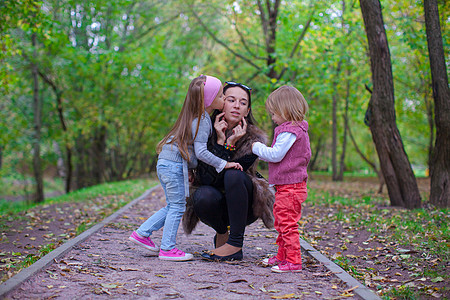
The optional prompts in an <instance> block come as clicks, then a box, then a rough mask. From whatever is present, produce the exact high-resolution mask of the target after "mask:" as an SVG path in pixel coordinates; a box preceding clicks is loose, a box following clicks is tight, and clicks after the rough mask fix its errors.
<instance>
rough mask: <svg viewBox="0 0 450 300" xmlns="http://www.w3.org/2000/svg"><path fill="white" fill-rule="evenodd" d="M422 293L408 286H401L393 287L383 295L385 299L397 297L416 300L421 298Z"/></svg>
mask: <svg viewBox="0 0 450 300" xmlns="http://www.w3.org/2000/svg"><path fill="white" fill-rule="evenodd" d="M420 298H421V296H420V294H419V293H418V292H417V291H415V290H414V289H412V288H410V287H409V286H407V287H399V288H395V287H394V288H392V289H391V290H389V292H388V293H387V294H385V295H383V299H386V300H389V299H397V300H416V299H420Z"/></svg>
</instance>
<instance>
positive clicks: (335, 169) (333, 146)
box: [331, 59, 342, 181]
mask: <svg viewBox="0 0 450 300" xmlns="http://www.w3.org/2000/svg"><path fill="white" fill-rule="evenodd" d="M341 65H342V59H340V60H339V62H338V65H337V67H336V78H335V79H334V81H333V102H332V113H331V120H332V139H331V169H332V179H333V181H342V178H341V179H340V180H339V178H338V166H337V98H338V89H337V85H338V80H339V76H340V73H341Z"/></svg>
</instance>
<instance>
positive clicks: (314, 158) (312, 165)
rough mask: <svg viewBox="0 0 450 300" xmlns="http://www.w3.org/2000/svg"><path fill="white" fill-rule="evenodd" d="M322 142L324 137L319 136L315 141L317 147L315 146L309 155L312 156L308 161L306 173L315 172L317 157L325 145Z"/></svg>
mask: <svg viewBox="0 0 450 300" xmlns="http://www.w3.org/2000/svg"><path fill="white" fill-rule="evenodd" d="M312 140H313V139H312ZM323 140H324V136H323V135H321V136H319V138H318V139H317V145H316V147H315V149H311V153H312V154H314V155H312V156H311V160H310V161H309V164H308V171H312V170H315V166H316V161H317V158H318V157H319V153H320V152H321V150H322V148H323V146H324V145H325V143H324V142H323Z"/></svg>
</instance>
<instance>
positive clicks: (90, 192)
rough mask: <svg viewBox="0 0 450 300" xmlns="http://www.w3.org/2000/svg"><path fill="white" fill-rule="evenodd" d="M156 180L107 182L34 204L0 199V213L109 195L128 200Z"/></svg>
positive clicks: (153, 183) (10, 213)
mask: <svg viewBox="0 0 450 300" xmlns="http://www.w3.org/2000/svg"><path fill="white" fill-rule="evenodd" d="M156 184H157V182H156V181H155V180H151V179H135V180H128V181H119V182H109V183H104V184H100V185H96V186H92V187H88V188H83V189H80V190H77V191H73V192H70V193H68V194H65V195H61V196H57V197H53V198H48V199H45V201H44V202H43V203H39V204H35V203H29V202H27V201H6V200H0V214H2V215H6V214H9V215H13V214H15V213H18V212H22V211H26V210H28V209H30V208H33V207H35V206H38V205H46V204H54V203H61V202H78V201H88V200H90V199H94V198H96V197H106V196H111V195H124V194H126V195H127V196H129V198H130V200H131V199H134V198H135V197H138V196H140V195H141V194H142V193H144V192H145V191H146V190H147V189H149V188H150V187H152V186H154V185H156Z"/></svg>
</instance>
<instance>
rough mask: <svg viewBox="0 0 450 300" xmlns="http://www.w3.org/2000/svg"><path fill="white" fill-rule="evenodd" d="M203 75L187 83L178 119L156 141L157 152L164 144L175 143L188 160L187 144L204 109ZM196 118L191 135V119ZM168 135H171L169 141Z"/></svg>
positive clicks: (191, 138) (190, 141)
mask: <svg viewBox="0 0 450 300" xmlns="http://www.w3.org/2000/svg"><path fill="white" fill-rule="evenodd" d="M205 81H206V76H205V75H200V76H198V77H196V78H194V79H193V80H192V81H191V83H190V84H189V88H188V91H187V94H186V98H185V99H184V104H183V107H182V108H181V112H180V114H179V115H178V119H177V121H176V122H175V124H174V125H173V127H172V129H170V131H169V133H168V134H167V135H166V136H165V137H164V138H163V139H162V140H161V141H160V142H159V143H158V145H157V146H156V152H157V153H158V154H159V153H160V152H161V150H162V147H163V146H164V145H165V144H174V143H176V144H177V146H178V149H179V150H180V154H181V156H182V157H183V159H185V160H187V161H189V151H188V146H189V145H190V144H192V143H193V142H194V139H195V138H196V136H197V133H198V127H199V125H200V119H201V117H202V115H203V113H204V111H205V100H204V96H203V95H204V92H203V90H204V82H205ZM195 118H198V122H197V129H196V130H195V135H194V136H192V131H191V130H192V128H191V127H192V121H193V120H194V119H195ZM170 137H173V138H172V139H171V140H170V141H169V142H167V141H168V140H169V138H170Z"/></svg>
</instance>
